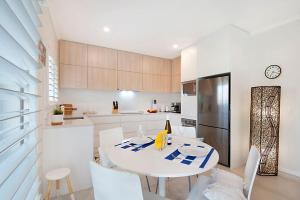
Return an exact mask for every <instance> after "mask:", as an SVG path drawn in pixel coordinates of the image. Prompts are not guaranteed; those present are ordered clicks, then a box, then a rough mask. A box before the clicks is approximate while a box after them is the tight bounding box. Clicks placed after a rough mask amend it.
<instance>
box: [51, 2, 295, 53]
mask: <svg viewBox="0 0 300 200" xmlns="http://www.w3.org/2000/svg"><path fill="white" fill-rule="evenodd" d="M48 5H49V9H50V13H51V16H52V20H53V24H54V27H55V31H56V33H57V36H58V38H59V39H66V40H72V41H77V42H83V43H89V44H95V45H99V46H105V47H110V48H115V49H121V50H127V51H133V52H138V53H143V54H147V55H153V56H159V57H165V58H173V57H176V56H177V55H179V54H180V50H181V49H183V48H185V47H187V46H189V45H191V44H193V43H194V42H196V41H197V40H199V38H201V37H203V36H206V35H208V34H210V33H212V32H214V31H216V30H218V29H220V28H222V27H224V26H226V25H228V24H233V25H235V26H238V27H240V28H241V29H243V30H245V31H248V32H249V33H254V32H259V31H263V30H266V29H268V28H272V27H274V26H277V25H280V24H283V23H286V22H288V21H291V20H294V19H298V18H300V0H106V1H105V0H48ZM103 26H108V27H110V29H111V31H110V32H109V33H105V32H103ZM175 43H176V44H178V45H179V48H178V49H173V48H172V45H173V44H175Z"/></svg>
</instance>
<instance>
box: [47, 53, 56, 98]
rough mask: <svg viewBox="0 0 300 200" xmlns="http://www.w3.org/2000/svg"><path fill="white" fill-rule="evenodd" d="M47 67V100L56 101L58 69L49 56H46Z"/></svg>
mask: <svg viewBox="0 0 300 200" xmlns="http://www.w3.org/2000/svg"><path fill="white" fill-rule="evenodd" d="M48 67H49V76H48V77H49V83H48V84H49V101H52V102H56V101H58V69H57V65H56V64H55V62H54V60H53V59H52V57H51V56H49V57H48Z"/></svg>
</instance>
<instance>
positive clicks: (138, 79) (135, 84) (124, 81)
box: [118, 71, 143, 91]
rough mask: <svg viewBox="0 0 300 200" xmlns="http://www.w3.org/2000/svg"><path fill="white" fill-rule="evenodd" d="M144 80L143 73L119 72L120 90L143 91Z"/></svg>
mask: <svg viewBox="0 0 300 200" xmlns="http://www.w3.org/2000/svg"><path fill="white" fill-rule="evenodd" d="M142 78H143V77H142V74H141V73H137V72H126V71H118V89H119V90H134V91H141V90H142V89H143V81H142Z"/></svg>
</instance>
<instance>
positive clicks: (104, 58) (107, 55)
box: [88, 45, 118, 69]
mask: <svg viewBox="0 0 300 200" xmlns="http://www.w3.org/2000/svg"><path fill="white" fill-rule="evenodd" d="M117 58H118V57H117V50H114V49H109V48H105V47H97V46H92V45H88V66H89V67H100V68H104V69H117V63H118V60H117Z"/></svg>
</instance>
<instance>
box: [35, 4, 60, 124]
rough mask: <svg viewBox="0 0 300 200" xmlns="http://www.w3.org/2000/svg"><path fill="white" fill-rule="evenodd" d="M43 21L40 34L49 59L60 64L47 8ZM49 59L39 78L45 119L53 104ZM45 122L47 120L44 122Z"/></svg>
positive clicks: (42, 15)
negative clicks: (50, 89) (49, 98)
mask: <svg viewBox="0 0 300 200" xmlns="http://www.w3.org/2000/svg"><path fill="white" fill-rule="evenodd" d="M39 17H40V21H41V24H42V25H41V27H39V33H40V36H41V40H42V42H43V44H44V45H45V47H46V53H47V58H48V56H51V57H52V58H53V60H54V61H55V62H56V64H57V63H58V40H57V36H56V33H55V30H54V27H53V24H52V19H51V16H50V13H49V9H48V8H47V7H44V6H42V13H41V14H40V15H39ZM48 73H49V69H48V59H47V62H46V66H45V67H43V68H42V69H40V74H39V78H40V80H41V81H42V83H40V85H39V90H40V92H39V94H40V95H41V98H40V109H42V110H43V111H44V112H43V118H45V117H47V113H48V111H49V109H51V108H52V107H51V105H50V104H51V103H50V102H49V100H48ZM43 121H45V120H43Z"/></svg>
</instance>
